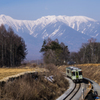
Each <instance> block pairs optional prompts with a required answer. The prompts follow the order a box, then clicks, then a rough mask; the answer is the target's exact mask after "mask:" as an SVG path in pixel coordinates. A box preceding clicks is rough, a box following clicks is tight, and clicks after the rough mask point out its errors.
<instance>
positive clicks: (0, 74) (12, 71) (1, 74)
mask: <svg viewBox="0 0 100 100" xmlns="http://www.w3.org/2000/svg"><path fill="white" fill-rule="evenodd" d="M27 71H37V72H41V71H44V69H43V68H39V67H35V68H34V67H30V66H26V67H18V68H0V80H1V79H3V78H5V77H8V76H12V75H16V74H19V73H22V72H27Z"/></svg>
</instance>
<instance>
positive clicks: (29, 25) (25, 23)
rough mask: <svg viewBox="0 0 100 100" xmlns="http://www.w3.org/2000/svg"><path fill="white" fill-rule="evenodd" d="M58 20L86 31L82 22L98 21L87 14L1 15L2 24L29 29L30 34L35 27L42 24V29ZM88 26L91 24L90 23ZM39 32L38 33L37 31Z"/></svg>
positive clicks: (78, 29)
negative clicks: (18, 17)
mask: <svg viewBox="0 0 100 100" xmlns="http://www.w3.org/2000/svg"><path fill="white" fill-rule="evenodd" d="M56 22H63V23H65V24H66V25H67V26H69V27H71V28H73V29H75V30H77V31H80V32H82V33H84V29H85V28H84V29H83V30H80V25H81V24H82V23H85V24H86V23H88V22H96V20H94V19H92V18H89V17H86V16H65V15H63V16H62V15H59V16H55V15H52V16H50V15H49V16H43V17H41V18H39V19H37V20H16V19H13V18H11V17H9V16H6V15H3V14H2V15H0V24H4V25H8V26H11V27H12V28H13V29H15V30H16V31H17V32H18V31H19V30H21V29H22V30H24V29H25V30H27V31H28V32H29V33H30V34H34V31H35V28H36V27H37V26H40V27H41V28H42V29H43V28H44V27H45V26H47V25H48V24H51V23H56ZM88 26H91V25H90V24H88ZM36 34H37V33H36Z"/></svg>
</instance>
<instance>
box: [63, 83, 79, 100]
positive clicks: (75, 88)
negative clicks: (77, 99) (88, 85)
mask: <svg viewBox="0 0 100 100" xmlns="http://www.w3.org/2000/svg"><path fill="white" fill-rule="evenodd" d="M78 85H79V86H78ZM77 86H78V88H77ZM80 87H81V83H79V84H76V83H75V87H74V88H73V90H72V91H71V92H70V93H69V94H68V95H67V96H66V97H65V98H64V99H63V100H67V98H69V99H68V100H72V99H73V97H74V96H75V95H76V94H77V92H78V91H79V89H80ZM74 92H75V93H74ZM72 93H74V94H73V95H72V96H71V97H70V95H71V94H72Z"/></svg>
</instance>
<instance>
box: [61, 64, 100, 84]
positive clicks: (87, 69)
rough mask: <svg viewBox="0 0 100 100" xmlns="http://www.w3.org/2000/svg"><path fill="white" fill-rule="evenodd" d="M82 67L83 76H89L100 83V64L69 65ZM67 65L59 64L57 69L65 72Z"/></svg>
mask: <svg viewBox="0 0 100 100" xmlns="http://www.w3.org/2000/svg"><path fill="white" fill-rule="evenodd" d="M70 66H75V67H78V68H81V69H82V73H83V77H86V78H89V79H91V80H93V81H95V82H97V83H98V84H99V85H100V64H77V65H70ZM66 67H68V66H60V67H59V70H61V71H63V72H65V71H66V70H65V68H66Z"/></svg>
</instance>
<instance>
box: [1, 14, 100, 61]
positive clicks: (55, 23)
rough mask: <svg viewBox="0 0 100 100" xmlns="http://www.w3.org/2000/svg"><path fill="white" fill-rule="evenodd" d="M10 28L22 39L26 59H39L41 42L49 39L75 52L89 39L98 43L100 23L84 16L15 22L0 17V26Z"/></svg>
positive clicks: (51, 17)
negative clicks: (56, 40)
mask: <svg viewBox="0 0 100 100" xmlns="http://www.w3.org/2000/svg"><path fill="white" fill-rule="evenodd" d="M1 24H4V25H5V27H6V28H8V27H9V26H11V27H12V29H13V30H14V32H15V33H17V34H18V35H19V36H21V37H23V38H24V40H25V42H26V44H27V48H28V56H27V58H28V59H36V58H39V57H40V54H39V50H40V48H41V46H42V43H43V40H44V39H47V38H48V37H50V38H51V39H56V38H57V39H58V40H59V42H64V43H65V44H66V45H68V48H69V50H70V51H77V50H79V48H80V47H81V45H82V43H85V42H87V41H88V39H90V38H91V37H94V38H96V39H97V40H98V41H100V22H99V21H96V20H94V19H92V18H88V17H85V16H61V15H60V16H55V15H53V16H44V17H42V18H39V19H37V20H16V19H13V18H11V17H10V16H6V15H0V25H1Z"/></svg>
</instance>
